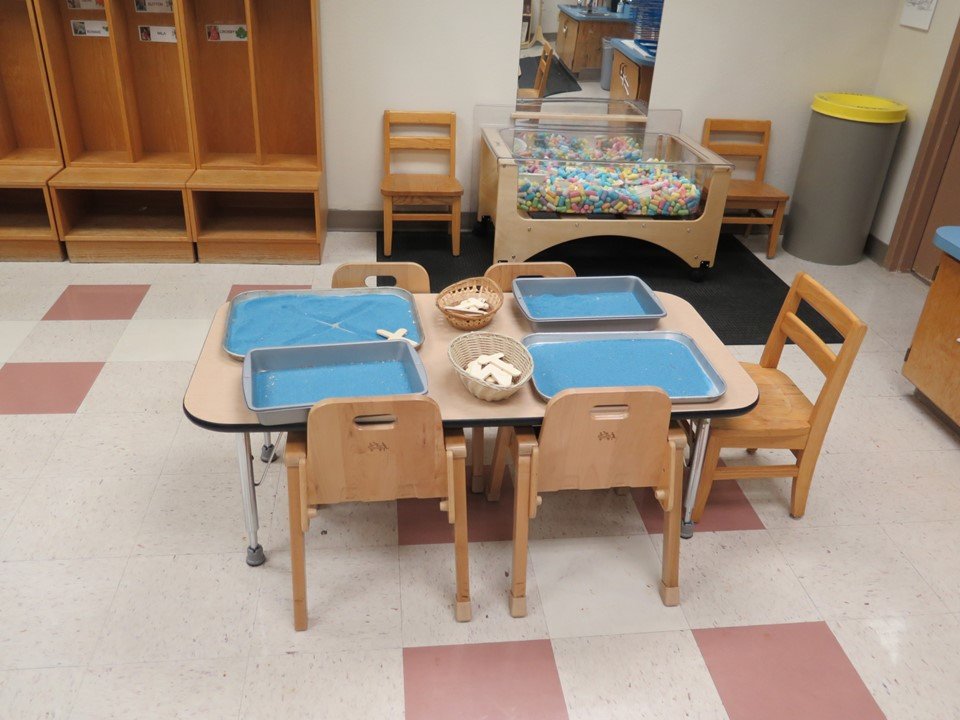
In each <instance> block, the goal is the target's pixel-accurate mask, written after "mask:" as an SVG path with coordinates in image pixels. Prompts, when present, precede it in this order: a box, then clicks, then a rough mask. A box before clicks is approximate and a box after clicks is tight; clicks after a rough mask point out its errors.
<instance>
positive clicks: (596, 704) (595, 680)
mask: <svg viewBox="0 0 960 720" xmlns="http://www.w3.org/2000/svg"><path fill="white" fill-rule="evenodd" d="M553 655H554V657H555V658H556V662H557V672H558V673H559V674H560V683H561V685H562V686H563V696H564V699H565V700H566V702H567V711H568V712H569V713H570V720H619V719H620V718H622V719H623V720H639V719H641V718H642V719H645V720H646V719H649V720H654V719H655V718H669V717H672V718H680V717H684V718H698V720H726V718H727V713H726V711H725V710H724V709H723V703H722V702H721V700H720V695H719V694H718V693H717V689H716V687H714V684H713V681H712V680H711V678H710V673H709V671H708V670H707V666H706V664H705V663H704V661H703V656H702V655H701V654H700V650H699V649H698V648H697V643H696V641H694V639H693V636H692V635H691V634H690V632H689V631H675V632H656V633H646V634H644V635H615V636H608V637H585V638H562V639H558V640H554V641H553Z"/></svg>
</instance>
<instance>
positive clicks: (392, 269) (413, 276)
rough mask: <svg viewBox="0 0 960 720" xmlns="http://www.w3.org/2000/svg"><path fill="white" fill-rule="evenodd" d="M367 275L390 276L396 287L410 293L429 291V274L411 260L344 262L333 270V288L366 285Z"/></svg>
mask: <svg viewBox="0 0 960 720" xmlns="http://www.w3.org/2000/svg"><path fill="white" fill-rule="evenodd" d="M369 277H392V278H393V279H394V280H395V281H396V286H397V287H398V288H403V289H404V290H406V291H408V292H412V293H428V292H430V276H429V275H427V271H426V270H425V269H424V267H423V265H418V264H417V263H413V262H382V263H344V264H343V265H341V266H339V267H338V268H337V269H336V270H334V271H333V280H332V281H331V283H330V285H331V287H333V288H358V287H367V278H369Z"/></svg>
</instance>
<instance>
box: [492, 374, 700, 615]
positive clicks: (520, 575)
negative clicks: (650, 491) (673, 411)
mask: <svg viewBox="0 0 960 720" xmlns="http://www.w3.org/2000/svg"><path fill="white" fill-rule="evenodd" d="M685 445H686V440H685V436H684V433H683V430H682V429H680V428H679V427H674V428H671V427H670V398H668V397H667V394H666V393H665V392H663V390H661V389H660V388H653V387H646V388H586V389H576V390H565V391H563V392H561V393H558V394H557V395H556V396H554V397H553V398H552V399H551V400H550V402H549V403H548V404H547V409H546V413H545V415H544V418H543V427H542V429H541V431H540V437H539V438H537V436H536V435H535V434H534V432H533V430H532V429H531V428H510V429H508V430H507V431H506V432H504V433H502V434H501V435H498V437H497V447H496V450H495V452H494V464H493V471H492V473H491V481H490V487H489V489H488V492H487V498H488V499H489V500H492V501H496V500H498V499H499V497H500V486H501V483H502V481H503V474H504V470H505V465H506V461H507V458H508V456H509V458H510V460H511V461H512V463H513V469H514V473H513V478H514V490H515V498H514V510H513V523H514V526H513V585H512V587H511V590H510V614H511V615H513V616H514V617H523V616H524V615H526V612H527V599H526V581H527V537H528V530H529V528H528V525H529V520H530V519H531V518H534V517H536V514H537V507H538V506H539V505H540V502H541V498H540V496H539V493H541V492H550V491H554V490H597V489H601V488H626V487H652V488H655V494H656V497H657V500H659V502H660V505H661V507H662V508H663V513H664V527H663V567H662V571H661V577H660V598H661V600H662V601H663V604H664V605H677V604H679V602H680V585H679V573H680V520H681V514H682V504H683V502H682V499H681V493H682V486H683V450H684V447H685Z"/></svg>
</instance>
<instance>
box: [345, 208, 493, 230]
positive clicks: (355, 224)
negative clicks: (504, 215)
mask: <svg viewBox="0 0 960 720" xmlns="http://www.w3.org/2000/svg"><path fill="white" fill-rule="evenodd" d="M476 219H477V211H476V210H474V211H472V212H462V213H460V228H461V230H470V229H471V228H473V224H474V222H475V221H476ZM439 227H440V223H437V222H434V223H430V222H422V223H421V222H405V223H397V224H395V225H394V231H404V230H422V231H427V230H436V229H438V228H439ZM327 230H330V231H334V232H380V231H381V230H383V212H382V211H380V210H328V211H327Z"/></svg>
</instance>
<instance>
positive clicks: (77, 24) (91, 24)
mask: <svg viewBox="0 0 960 720" xmlns="http://www.w3.org/2000/svg"><path fill="white" fill-rule="evenodd" d="M70 29H71V30H73V34H74V35H76V36H77V37H110V30H109V29H108V28H107V21H106V20H71V21H70Z"/></svg>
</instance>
